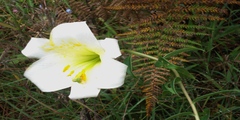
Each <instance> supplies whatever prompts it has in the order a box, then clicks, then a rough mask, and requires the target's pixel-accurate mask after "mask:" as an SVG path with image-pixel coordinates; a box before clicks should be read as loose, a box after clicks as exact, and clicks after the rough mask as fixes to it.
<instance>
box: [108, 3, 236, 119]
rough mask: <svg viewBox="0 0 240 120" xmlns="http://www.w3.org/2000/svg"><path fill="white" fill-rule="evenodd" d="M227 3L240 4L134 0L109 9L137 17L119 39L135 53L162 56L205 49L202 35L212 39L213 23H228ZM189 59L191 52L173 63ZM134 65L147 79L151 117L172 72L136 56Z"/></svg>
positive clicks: (147, 104)
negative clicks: (225, 17) (211, 23)
mask: <svg viewBox="0 0 240 120" xmlns="http://www.w3.org/2000/svg"><path fill="white" fill-rule="evenodd" d="M225 4H239V1H237V0H212V1H208V0H178V1H173V0H149V1H148V0H139V1H137V0H133V1H124V2H122V3H121V4H118V5H115V6H114V5H111V6H108V7H106V9H110V10H118V11H120V10H121V12H119V13H118V14H117V15H118V16H120V13H122V14H129V15H134V16H128V17H134V18H129V19H130V20H131V22H127V21H125V23H126V25H128V26H129V30H128V31H127V32H126V31H125V32H123V33H119V34H118V35H117V37H118V38H119V39H120V41H122V42H123V43H125V44H127V45H126V46H130V47H131V49H133V50H135V51H139V52H142V53H145V54H148V55H151V56H154V57H159V56H164V55H166V54H168V53H170V52H173V51H175V50H178V49H181V48H185V47H201V44H200V43H199V41H200V37H199V36H209V32H208V31H209V30H211V28H209V27H208V23H209V21H224V20H225V19H224V15H226V14H227V12H228V10H227V9H224V7H223V6H224V5H225ZM124 11H125V12H126V13H123V12H124ZM136 16H137V19H136ZM134 20H135V21H134ZM133 23H134V24H133ZM193 38H194V39H195V40H192V39H193ZM198 38H199V39H198ZM126 49H128V48H126ZM188 56H189V54H187V53H181V54H179V55H177V56H174V57H171V58H170V60H169V61H170V62H171V63H172V64H177V65H183V63H184V62H188V59H187V57H188ZM132 64H133V72H134V74H135V75H136V76H139V77H142V78H143V80H144V86H142V88H143V91H142V92H143V93H145V96H146V97H147V99H146V110H147V115H150V114H151V110H152V108H153V107H154V106H155V104H156V102H157V101H158V100H157V98H158V95H159V93H161V87H160V86H161V85H163V84H164V83H165V82H167V81H169V79H170V77H169V74H170V72H169V71H168V70H165V69H163V68H156V67H155V66H154V64H155V61H152V60H149V59H147V58H139V57H136V56H134V57H133V63H132ZM163 73H166V74H163Z"/></svg>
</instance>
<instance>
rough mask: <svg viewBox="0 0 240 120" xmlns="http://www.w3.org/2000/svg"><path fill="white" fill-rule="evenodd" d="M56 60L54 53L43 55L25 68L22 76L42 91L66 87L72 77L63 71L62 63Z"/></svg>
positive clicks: (70, 82)
mask: <svg viewBox="0 0 240 120" xmlns="http://www.w3.org/2000/svg"><path fill="white" fill-rule="evenodd" d="M58 62H59V61H57V59H56V56H54V55H48V56H45V57H43V58H41V59H40V60H38V61H36V62H35V63H33V64H32V65H31V66H30V67H29V68H27V70H26V71H25V73H24V76H25V77H26V78H28V79H29V80H30V81H31V82H33V83H34V84H35V85H36V86H37V87H38V88H39V89H40V90H41V91H43V92H52V91H57V90H61V89H64V88H68V87H70V86H71V84H72V79H71V78H70V77H67V75H65V74H64V73H63V71H62V69H63V68H64V65H63V64H62V63H58Z"/></svg>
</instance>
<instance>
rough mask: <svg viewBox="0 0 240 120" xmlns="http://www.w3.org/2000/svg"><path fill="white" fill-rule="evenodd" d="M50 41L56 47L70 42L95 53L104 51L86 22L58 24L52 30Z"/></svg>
mask: <svg viewBox="0 0 240 120" xmlns="http://www.w3.org/2000/svg"><path fill="white" fill-rule="evenodd" d="M50 40H52V41H53V44H56V45H62V44H64V43H69V41H70V42H75V43H80V44H81V45H85V46H88V47H89V48H90V49H92V50H94V52H96V53H99V52H103V51H104V50H103V49H102V48H101V45H100V44H99V42H98V41H97V39H96V38H95V36H94V34H93V33H92V31H91V30H90V28H89V27H88V25H87V24H86V22H73V23H63V24H60V25H58V26H56V27H55V28H53V29H52V31H51V34H50Z"/></svg>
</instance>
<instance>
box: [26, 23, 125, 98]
mask: <svg viewBox="0 0 240 120" xmlns="http://www.w3.org/2000/svg"><path fill="white" fill-rule="evenodd" d="M22 54H24V55H25V56H26V57H29V58H38V59H39V60H38V61H36V62H34V63H33V64H32V65H31V66H30V67H29V68H28V69H27V70H26V71H25V73H24V76H25V77H26V78H28V79H29V80H30V81H32V82H33V83H34V84H35V85H36V86H37V87H38V88H39V89H40V90H41V91H43V92H53V91H57V90H61V89H65V88H68V87H71V92H70V95H69V98H71V99H81V98H86V97H96V96H97V95H98V94H99V92H100V89H110V88H117V87H120V86H121V85H123V83H124V79H125V76H126V70H127V66H126V65H125V64H123V63H121V62H118V61H116V60H114V58H116V57H119V56H120V55H121V52H120V49H119V46H118V42H117V40H116V39H112V38H106V39H105V40H97V39H96V38H95V36H94V35H93V33H92V32H91V30H90V29H89V27H88V26H87V24H86V22H74V23H63V24H60V25H58V26H56V27H55V28H53V30H52V31H51V34H50V39H45V38H31V40H30V41H29V43H28V44H27V46H26V47H25V48H24V49H23V50H22Z"/></svg>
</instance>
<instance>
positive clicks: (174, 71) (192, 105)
mask: <svg viewBox="0 0 240 120" xmlns="http://www.w3.org/2000/svg"><path fill="white" fill-rule="evenodd" d="M122 51H125V52H128V53H131V54H134V55H138V56H142V57H146V58H149V59H152V60H156V61H158V58H156V57H153V56H150V55H146V54H144V53H140V52H136V51H132V50H122ZM171 70H172V71H173V73H174V74H175V76H176V77H179V78H181V77H180V75H179V73H178V72H177V70H176V69H171ZM178 85H179V86H180V88H181V89H182V91H183V94H184V95H185V97H186V98H187V100H188V102H189V104H190V106H191V108H192V111H193V113H194V117H195V119H196V120H200V118H199V115H198V111H197V109H196V106H195V105H194V103H193V101H192V99H191V98H190V96H189V95H188V92H187V90H186V89H185V87H184V85H183V83H182V81H179V82H178Z"/></svg>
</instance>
